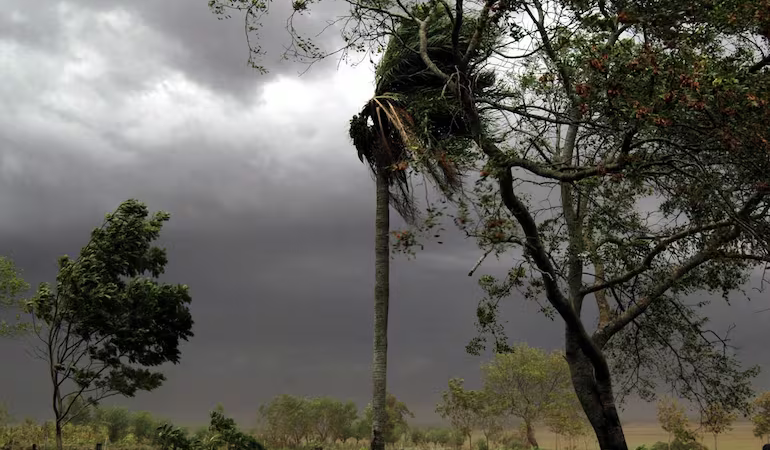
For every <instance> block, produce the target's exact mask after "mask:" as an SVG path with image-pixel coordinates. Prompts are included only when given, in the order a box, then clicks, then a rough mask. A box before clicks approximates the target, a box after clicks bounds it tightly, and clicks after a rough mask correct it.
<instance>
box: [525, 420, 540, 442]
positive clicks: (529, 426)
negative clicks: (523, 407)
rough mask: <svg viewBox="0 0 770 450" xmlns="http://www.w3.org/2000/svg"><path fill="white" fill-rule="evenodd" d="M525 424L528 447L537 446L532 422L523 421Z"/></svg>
mask: <svg viewBox="0 0 770 450" xmlns="http://www.w3.org/2000/svg"><path fill="white" fill-rule="evenodd" d="M525 424H526V426H527V442H529V445H530V447H534V448H539V446H538V445H537V439H535V429H534V428H532V422H529V421H527V422H525Z"/></svg>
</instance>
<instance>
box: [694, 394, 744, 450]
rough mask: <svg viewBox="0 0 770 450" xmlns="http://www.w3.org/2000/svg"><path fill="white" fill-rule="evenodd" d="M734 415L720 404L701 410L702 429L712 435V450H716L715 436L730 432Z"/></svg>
mask: <svg viewBox="0 0 770 450" xmlns="http://www.w3.org/2000/svg"><path fill="white" fill-rule="evenodd" d="M735 418H736V414H735V412H733V411H729V410H727V409H726V408H724V407H723V406H722V405H720V404H710V405H707V406H706V408H705V409H704V410H703V419H702V420H703V423H702V425H703V428H704V429H705V430H706V431H707V432H709V433H711V434H713V435H714V450H717V436H719V435H720V434H722V433H724V432H725V431H730V430H732V424H733V422H734V421H735Z"/></svg>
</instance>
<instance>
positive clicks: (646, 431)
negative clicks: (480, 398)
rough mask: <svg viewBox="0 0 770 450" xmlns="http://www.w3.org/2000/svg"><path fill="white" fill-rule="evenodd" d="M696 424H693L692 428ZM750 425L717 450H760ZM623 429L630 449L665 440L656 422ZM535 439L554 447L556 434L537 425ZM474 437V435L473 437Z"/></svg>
mask: <svg viewBox="0 0 770 450" xmlns="http://www.w3.org/2000/svg"><path fill="white" fill-rule="evenodd" d="M696 426H697V425H695V424H693V428H695V427H696ZM751 429H752V425H751V424H750V423H748V422H740V423H736V424H735V425H734V426H733V429H732V431H729V432H727V433H725V434H722V435H720V436H719V438H718V440H717V450H760V449H761V448H762V444H763V442H762V441H760V440H759V439H758V438H756V437H754V435H753V434H752V432H751ZM623 430H624V432H625V434H626V441H627V442H628V447H629V449H631V450H634V449H636V448H637V447H639V446H641V445H647V447H650V446H651V445H652V444H654V443H655V442H658V441H661V442H666V441H667V440H668V436H667V434H666V432H665V431H663V430H662V429H661V428H660V426H659V425H658V424H656V423H629V424H626V425H624V427H623ZM536 435H537V440H538V443H539V444H540V446H541V448H543V449H555V448H556V446H555V443H556V436H554V435H553V433H550V432H548V431H547V430H546V429H545V427H542V426H541V427H538V428H537V430H536ZM474 438H475V437H474ZM702 438H703V444H704V445H706V446H707V447H708V448H709V449H711V450H713V449H714V436H713V435H710V434H707V435H705V436H702ZM564 444H565V441H564V438H560V439H559V449H560V450H561V449H564V448H565V446H564ZM577 444H578V445H577V449H579V450H582V449H587V450H596V449H598V448H599V446H598V445H597V443H596V440H595V439H593V438H592V439H590V440H589V439H585V440H580V442H579V443H577Z"/></svg>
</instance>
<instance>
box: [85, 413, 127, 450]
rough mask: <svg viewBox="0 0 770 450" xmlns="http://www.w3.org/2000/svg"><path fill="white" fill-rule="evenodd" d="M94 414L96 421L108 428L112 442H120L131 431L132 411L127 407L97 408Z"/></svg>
mask: <svg viewBox="0 0 770 450" xmlns="http://www.w3.org/2000/svg"><path fill="white" fill-rule="evenodd" d="M94 416H95V417H94V421H95V422H97V423H98V424H100V425H101V426H103V427H105V428H106V429H107V437H108V439H109V440H110V442H112V443H116V442H120V441H121V440H123V438H124V437H126V435H127V434H128V433H129V432H130V431H131V413H130V412H129V411H128V410H127V409H126V408H121V407H119V406H113V407H110V408H96V414H95V415H94Z"/></svg>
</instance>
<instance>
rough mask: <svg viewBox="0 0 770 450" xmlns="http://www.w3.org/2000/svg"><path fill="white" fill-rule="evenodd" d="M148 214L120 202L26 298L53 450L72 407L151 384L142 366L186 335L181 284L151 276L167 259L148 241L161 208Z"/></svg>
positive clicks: (171, 352)
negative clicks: (52, 281) (42, 370)
mask: <svg viewBox="0 0 770 450" xmlns="http://www.w3.org/2000/svg"><path fill="white" fill-rule="evenodd" d="M148 215H149V212H148V211H147V207H146V206H145V205H144V204H142V203H140V202H138V201H136V200H127V201H125V202H123V203H122V204H121V205H120V206H119V207H118V208H117V210H116V211H115V212H114V213H112V214H107V216H106V219H105V221H104V223H103V224H102V226H101V227H100V228H97V229H95V230H94V231H93V232H92V233H91V239H90V241H89V242H88V244H86V246H85V247H83V248H82V249H81V251H80V255H79V256H78V258H77V259H75V260H72V259H70V258H68V257H67V256H64V257H62V258H60V259H59V274H58V276H57V282H56V287H55V289H51V287H49V286H48V285H47V284H41V285H40V287H39V288H38V290H37V295H36V296H35V297H34V298H33V299H32V300H31V301H30V302H29V303H28V305H27V308H28V311H29V312H30V313H31V314H32V319H33V324H34V327H35V332H36V335H37V338H38V340H39V345H37V346H36V347H35V352H36V354H37V356H39V357H40V358H41V359H43V360H44V361H46V363H47V365H48V371H49V374H50V380H51V385H52V388H53V392H52V408H53V412H54V417H55V420H56V422H55V424H56V444H57V448H58V449H59V450H61V449H62V436H61V431H62V427H63V426H64V425H65V424H66V423H68V421H70V420H72V418H74V417H77V416H78V413H79V411H73V410H72V409H73V407H75V406H78V405H79V407H81V408H86V407H88V406H90V405H95V404H96V403H98V402H99V401H100V400H102V399H105V398H107V397H111V396H114V395H123V396H129V397H131V396H133V395H134V394H135V393H136V392H137V391H140V390H145V391H150V390H153V389H156V388H157V387H159V386H160V385H161V384H162V383H163V381H164V380H165V376H164V375H163V374H162V373H160V372H153V371H151V370H150V368H152V367H156V366H159V365H161V364H163V363H166V362H172V363H178V362H179V357H180V351H179V342H180V340H187V339H188V338H189V337H190V336H192V332H191V328H192V323H193V321H192V318H191V316H190V311H189V309H188V306H187V305H188V303H189V302H190V296H189V294H188V292H187V289H188V288H187V286H184V285H172V284H166V283H161V282H159V281H157V277H158V276H160V274H161V273H163V270H164V267H165V265H166V263H167V259H166V252H165V250H163V249H161V248H159V247H156V246H153V245H152V242H153V241H154V240H155V239H157V238H158V236H159V233H160V230H161V227H162V225H163V222H165V221H167V220H168V219H169V214H168V213H164V212H159V213H156V214H154V215H153V216H152V217H150V218H148ZM148 275H149V276H148ZM79 399H80V400H83V401H82V402H78V400H79Z"/></svg>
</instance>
